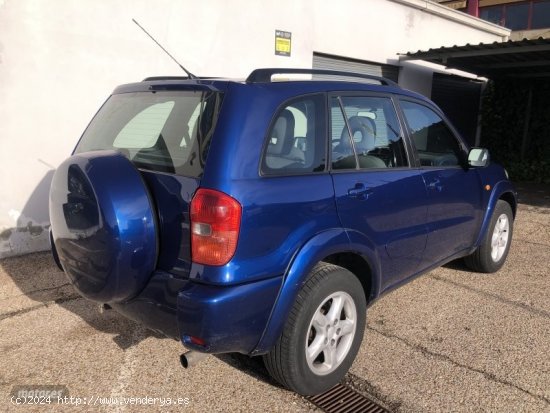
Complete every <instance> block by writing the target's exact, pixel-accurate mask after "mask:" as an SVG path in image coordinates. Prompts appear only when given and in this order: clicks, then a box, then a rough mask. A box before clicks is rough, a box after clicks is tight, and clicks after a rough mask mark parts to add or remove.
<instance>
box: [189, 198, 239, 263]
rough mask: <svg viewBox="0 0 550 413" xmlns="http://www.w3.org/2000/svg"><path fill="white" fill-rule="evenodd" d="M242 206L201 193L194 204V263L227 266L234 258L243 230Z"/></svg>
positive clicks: (192, 216) (192, 234) (192, 202)
mask: <svg viewBox="0 0 550 413" xmlns="http://www.w3.org/2000/svg"><path fill="white" fill-rule="evenodd" d="M241 212H242V209H241V205H240V204H239V203H238V202H237V201H236V200H235V199H234V198H231V197H230V196H229V195H227V194H224V193H223V192H219V191H214V190H211V189H203V188H201V189H199V190H198V191H197V192H196V193H195V196H194V197H193V200H192V201H191V259H192V260H193V262H196V263H198V264H205V265H225V264H227V263H228V262H229V260H230V259H231V258H232V257H233V255H234V254H235V249H236V248H237V241H238V239H239V229H240V226H241Z"/></svg>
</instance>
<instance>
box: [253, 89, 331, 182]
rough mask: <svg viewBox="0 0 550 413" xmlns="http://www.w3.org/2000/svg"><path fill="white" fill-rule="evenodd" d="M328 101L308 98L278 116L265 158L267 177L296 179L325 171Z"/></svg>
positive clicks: (264, 169)
mask: <svg viewBox="0 0 550 413" xmlns="http://www.w3.org/2000/svg"><path fill="white" fill-rule="evenodd" d="M325 134H326V131H325V98H324V95H314V96H307V97H302V98H299V99H296V100H294V101H292V102H291V103H289V104H287V105H286V106H285V107H284V108H283V109H281V110H280V111H279V112H278V113H277V115H276V116H275V119H274V122H273V123H272V124H271V128H270V130H269V133H268V135H267V142H266V145H265V149H264V153H263V156H262V166H261V171H262V174H264V175H294V174H305V173H314V172H322V171H324V170H325V159H326V155H325V153H326V148H325Z"/></svg>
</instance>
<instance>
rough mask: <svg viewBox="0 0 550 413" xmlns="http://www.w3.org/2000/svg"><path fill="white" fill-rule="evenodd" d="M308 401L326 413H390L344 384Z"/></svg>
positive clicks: (309, 398)
mask: <svg viewBox="0 0 550 413" xmlns="http://www.w3.org/2000/svg"><path fill="white" fill-rule="evenodd" d="M307 400H309V401H310V402H311V403H313V404H314V405H315V406H317V407H318V408H320V409H321V410H323V411H324V412H326V413H389V412H388V410H386V409H384V408H383V407H382V406H380V405H378V404H376V403H375V402H373V401H372V400H370V399H368V398H366V397H365V396H363V395H362V394H360V393H358V392H356V391H355V390H353V389H351V388H349V387H348V386H344V385H342V384H337V385H336V386H334V387H333V388H332V389H330V390H327V391H326V392H324V393H321V394H318V395H317V396H312V397H308V398H307Z"/></svg>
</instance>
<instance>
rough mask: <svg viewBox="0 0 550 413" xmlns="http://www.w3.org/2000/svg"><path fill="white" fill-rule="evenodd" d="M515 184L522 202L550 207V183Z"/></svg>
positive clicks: (539, 206)
mask: <svg viewBox="0 0 550 413" xmlns="http://www.w3.org/2000/svg"><path fill="white" fill-rule="evenodd" d="M514 185H515V186H516V189H517V191H518V202H519V203H520V204H523V205H528V206H532V207H537V208H544V209H550V184H539V183H534V182H518V183H515V184H514Z"/></svg>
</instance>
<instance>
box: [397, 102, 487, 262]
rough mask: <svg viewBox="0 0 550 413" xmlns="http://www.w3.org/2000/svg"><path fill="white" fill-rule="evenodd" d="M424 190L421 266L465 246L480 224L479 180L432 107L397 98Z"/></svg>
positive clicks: (462, 147) (462, 148)
mask: <svg viewBox="0 0 550 413" xmlns="http://www.w3.org/2000/svg"><path fill="white" fill-rule="evenodd" d="M400 106H401V108H402V109H403V114H404V118H405V120H406V123H407V124H408V128H409V131H410V135H411V138H412V139H411V141H412V144H413V146H414V151H415V154H416V157H417V159H418V160H419V162H420V164H421V167H422V171H423V172H422V176H423V178H424V182H425V185H426V189H427V192H428V203H429V207H428V222H427V224H428V243H427V246H426V252H425V253H424V258H423V263H422V267H423V268H425V267H429V266H430V265H432V264H435V263H438V262H440V261H442V260H445V259H447V258H449V257H450V256H452V255H453V254H455V253H458V252H460V251H463V250H465V249H467V248H470V247H471V246H472V245H473V244H474V242H475V237H476V235H477V232H478V228H479V225H480V220H481V196H482V186H481V180H480V177H479V174H478V172H477V171H476V169H469V168H467V167H465V166H464V165H465V164H466V162H467V156H468V155H467V149H466V147H465V145H464V144H463V142H462V141H461V139H460V138H459V137H458V135H457V134H455V133H454V131H453V129H452V128H451V127H450V125H448V124H447V122H446V121H445V120H444V118H443V116H442V114H440V113H438V111H436V109H435V108H431V107H429V106H427V105H426V104H425V103H423V102H419V101H413V100H408V99H407V100H404V99H403V100H401V101H400Z"/></svg>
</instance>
